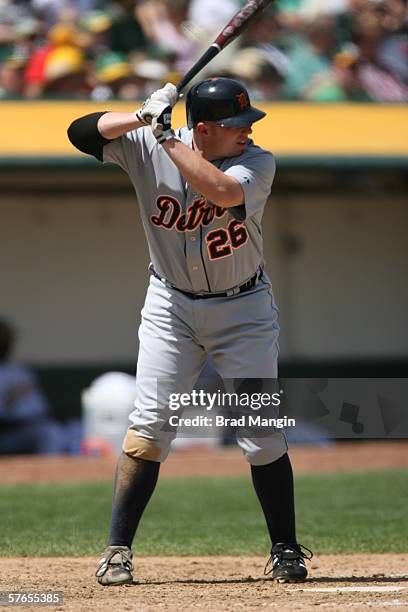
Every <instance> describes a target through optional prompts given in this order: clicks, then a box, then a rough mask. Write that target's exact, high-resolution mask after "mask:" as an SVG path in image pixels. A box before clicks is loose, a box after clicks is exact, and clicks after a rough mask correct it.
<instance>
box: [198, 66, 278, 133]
mask: <svg viewBox="0 0 408 612" xmlns="http://www.w3.org/2000/svg"><path fill="white" fill-rule="evenodd" d="M186 110H187V125H188V127H189V128H190V129H191V128H192V127H194V126H195V125H196V124H197V123H198V122H199V121H215V122H216V123H218V124H219V125H222V126H223V127H245V126H248V125H251V123H254V122H255V121H259V119H262V118H263V117H265V115H266V113H264V112H263V111H261V110H259V109H257V108H254V107H253V106H251V102H250V100H249V96H248V92H247V90H246V89H245V87H244V86H243V85H242V84H241V83H239V82H238V81H234V79H227V78H225V77H218V78H214V79H206V80H205V81H201V82H200V83H197V84H196V85H193V87H192V88H191V89H190V91H189V92H188V94H187V99H186Z"/></svg>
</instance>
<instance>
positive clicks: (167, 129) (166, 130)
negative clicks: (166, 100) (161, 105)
mask: <svg viewBox="0 0 408 612" xmlns="http://www.w3.org/2000/svg"><path fill="white" fill-rule="evenodd" d="M171 111H172V108H171V106H166V108H165V109H163V112H162V113H161V114H160V115H159V116H158V117H153V119H152V131H153V134H154V136H155V138H156V140H157V142H158V143H160V144H162V143H163V142H165V141H166V140H170V138H174V136H175V134H174V131H173V130H172V129H171Z"/></svg>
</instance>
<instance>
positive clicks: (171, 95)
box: [136, 83, 178, 125]
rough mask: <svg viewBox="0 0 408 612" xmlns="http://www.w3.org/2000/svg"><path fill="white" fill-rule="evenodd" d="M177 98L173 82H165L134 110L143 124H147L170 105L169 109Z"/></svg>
mask: <svg viewBox="0 0 408 612" xmlns="http://www.w3.org/2000/svg"><path fill="white" fill-rule="evenodd" d="M177 99H178V92H177V87H176V86H175V85H173V83H167V85H165V86H164V87H162V88H161V89H158V90H157V91H155V92H154V93H152V95H151V96H150V98H147V100H146V102H145V103H144V104H143V106H142V107H141V108H139V110H137V111H136V117H137V118H138V120H139V121H141V122H142V123H144V124H145V125H149V124H151V123H152V121H153V119H154V118H155V117H156V118H158V117H159V116H161V115H162V114H163V111H164V110H165V109H166V108H167V107H170V111H171V109H172V108H173V106H174V105H175V103H176V102H177Z"/></svg>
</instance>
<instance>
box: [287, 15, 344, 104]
mask: <svg viewBox="0 0 408 612" xmlns="http://www.w3.org/2000/svg"><path fill="white" fill-rule="evenodd" d="M336 42H337V39H336V29H335V22H334V20H333V19H332V18H330V17H319V18H317V19H314V20H312V21H310V22H308V24H307V26H306V28H305V35H304V37H303V38H301V39H299V40H297V41H296V42H295V43H294V44H293V47H292V49H291V50H290V51H289V52H288V58H289V62H290V64H289V70H288V78H287V81H286V85H285V93H286V95H287V97H289V98H291V99H303V100H312V101H318V102H331V101H341V100H345V99H346V98H347V96H346V93H345V92H344V90H343V88H342V86H341V84H340V83H339V82H338V79H337V76H336V72H335V70H334V66H333V65H332V56H333V54H334V50H335V48H336Z"/></svg>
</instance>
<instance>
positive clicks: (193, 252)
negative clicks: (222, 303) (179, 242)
mask: <svg viewBox="0 0 408 612" xmlns="http://www.w3.org/2000/svg"><path fill="white" fill-rule="evenodd" d="M198 232H199V230H197V231H193V232H188V233H187V236H186V257H187V268H188V270H189V271H190V281H191V286H192V291H197V292H198V291H208V289H207V280H206V277H205V271H204V268H203V262H202V260H201V249H200V235H199V233H198Z"/></svg>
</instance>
